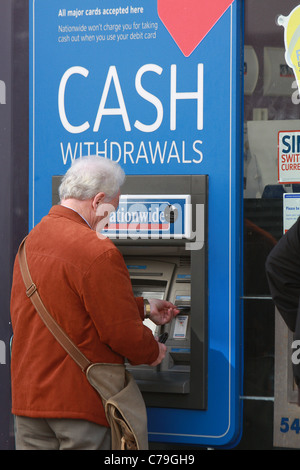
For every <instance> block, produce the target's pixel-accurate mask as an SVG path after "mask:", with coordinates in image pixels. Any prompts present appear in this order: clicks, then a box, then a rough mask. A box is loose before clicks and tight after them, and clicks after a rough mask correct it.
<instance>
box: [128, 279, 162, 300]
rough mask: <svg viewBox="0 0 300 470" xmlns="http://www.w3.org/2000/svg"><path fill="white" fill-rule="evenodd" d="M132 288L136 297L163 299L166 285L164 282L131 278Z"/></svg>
mask: <svg viewBox="0 0 300 470" xmlns="http://www.w3.org/2000/svg"><path fill="white" fill-rule="evenodd" d="M131 282H132V289H133V293H134V295H135V296H136V297H144V298H145V299H161V300H162V299H164V297H165V291H166V287H167V283H166V282H155V283H154V282H153V281H150V282H149V283H148V282H147V281H145V279H143V280H139V279H132V280H131Z"/></svg>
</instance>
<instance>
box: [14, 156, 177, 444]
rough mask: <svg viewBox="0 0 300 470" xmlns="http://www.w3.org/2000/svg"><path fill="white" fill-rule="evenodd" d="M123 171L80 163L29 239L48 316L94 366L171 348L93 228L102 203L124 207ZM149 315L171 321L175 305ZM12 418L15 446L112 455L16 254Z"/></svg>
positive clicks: (149, 357)
mask: <svg viewBox="0 0 300 470" xmlns="http://www.w3.org/2000/svg"><path fill="white" fill-rule="evenodd" d="M123 181H124V172H123V170H122V169H121V167H120V166H119V165H117V164H115V163H114V162H112V161H110V160H106V159H103V158H100V157H86V158H83V159H80V160H78V161H76V162H75V163H74V164H73V165H72V166H71V168H70V169H69V170H68V171H67V173H66V175H65V176H64V178H63V180H62V183H61V185H60V188H59V194H60V201H61V203H60V205H57V206H54V207H52V208H51V210H50V212H49V214H48V215H46V216H45V217H44V218H43V219H42V220H41V222H40V223H39V224H38V225H37V226H36V227H35V228H34V229H33V230H32V231H31V232H30V234H29V235H28V238H27V241H26V252H27V260H28V265H29V269H30V272H31V276H32V278H33V281H34V282H35V284H36V285H37V288H38V290H39V293H40V296H41V298H42V300H43V302H44V304H45V306H46V308H47V309H48V311H49V312H50V313H51V315H52V316H53V317H54V318H55V320H56V321H57V322H58V323H59V324H60V325H61V327H62V328H63V329H64V330H65V331H66V333H67V334H68V335H69V336H70V337H71V339H72V340H73V342H74V343H75V344H76V345H77V346H78V347H79V348H80V349H81V351H82V352H83V353H84V354H85V355H86V356H87V357H88V359H89V360H90V361H92V362H102V363H117V364H122V363H123V362H124V358H127V359H128V361H129V362H130V363H131V364H133V365H136V364H148V365H153V366H155V365H157V364H159V363H160V362H161V361H162V359H163V358H164V356H165V353H166V347H165V345H164V344H160V343H158V342H157V341H156V339H155V338H154V337H153V334H152V332H151V331H150V329H148V328H147V327H146V326H144V324H143V319H144V299H142V298H135V297H134V295H133V291H132V287H131V282H130V277H129V274H128V271H127V268H126V265H125V263H124V260H123V257H122V255H121V253H120V252H119V250H118V249H117V248H116V246H115V245H114V244H113V243H112V241H111V240H109V239H108V238H105V237H99V236H98V235H99V234H98V233H97V231H96V229H97V227H99V224H100V225H101V220H103V219H104V212H105V211H103V210H101V208H103V207H104V208H105V207H106V204H110V205H112V206H113V207H114V208H116V207H117V206H118V201H119V194H120V187H121V185H122V183H123ZM149 303H150V318H151V319H152V320H153V321H154V322H155V323H156V324H165V323H167V322H169V321H170V320H171V319H172V317H173V316H174V315H176V314H177V313H178V310H176V308H175V306H174V305H173V304H171V303H169V302H166V301H161V300H158V299H149ZM11 318H12V326H13V332H14V339H13V347H12V361H11V374H12V412H13V414H14V415H15V423H16V448H17V449H109V446H110V430H109V428H108V422H107V420H106V417H105V413H104V409H103V407H102V405H101V403H100V400H99V397H98V395H97V393H96V392H95V390H94V389H93V388H92V387H91V385H90V384H89V383H88V381H87V379H86V377H85V375H84V374H83V373H82V372H81V371H80V369H79V367H78V366H77V365H76V364H75V362H74V361H73V360H72V359H71V358H70V357H69V356H68V355H67V354H66V352H65V351H64V350H63V349H62V347H61V346H60V345H59V344H58V342H57V341H56V340H55V339H54V337H53V336H52V334H51V333H50V332H49V330H48V329H47V328H46V327H45V325H44V324H43V322H42V321H41V319H40V318H39V315H38V314H37V312H36V311H35V309H34V307H33V305H32V303H31V301H30V299H29V298H27V296H26V293H25V288H24V283H23V279H22V277H21V273H20V268H19V263H18V257H16V261H15V266H14V273H13V285H12V293H11Z"/></svg>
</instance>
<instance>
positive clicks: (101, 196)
mask: <svg viewBox="0 0 300 470" xmlns="http://www.w3.org/2000/svg"><path fill="white" fill-rule="evenodd" d="M104 198H105V193H103V192H101V193H97V194H96V196H95V197H94V198H93V199H92V206H93V209H94V210H95V211H96V210H97V207H98V205H99V204H101V203H102V202H103V200H104Z"/></svg>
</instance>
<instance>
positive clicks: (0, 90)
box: [0, 80, 6, 104]
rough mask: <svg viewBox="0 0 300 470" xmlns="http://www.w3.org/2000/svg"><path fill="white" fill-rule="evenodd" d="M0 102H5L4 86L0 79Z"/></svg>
mask: <svg viewBox="0 0 300 470" xmlns="http://www.w3.org/2000/svg"><path fill="white" fill-rule="evenodd" d="M0 104H6V86H5V83H4V81H3V80H0Z"/></svg>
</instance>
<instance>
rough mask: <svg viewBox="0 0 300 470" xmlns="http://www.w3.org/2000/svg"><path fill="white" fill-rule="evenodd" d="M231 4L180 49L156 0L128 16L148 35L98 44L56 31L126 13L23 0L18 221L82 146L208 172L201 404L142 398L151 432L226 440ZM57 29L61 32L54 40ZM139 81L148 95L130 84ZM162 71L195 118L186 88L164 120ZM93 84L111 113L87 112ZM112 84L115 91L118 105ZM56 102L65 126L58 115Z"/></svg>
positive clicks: (238, 380)
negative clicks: (25, 77) (25, 55)
mask: <svg viewBox="0 0 300 470" xmlns="http://www.w3.org/2000/svg"><path fill="white" fill-rule="evenodd" d="M119 3H120V2H117V1H116V0H103V2H102V4H103V5H102V7H105V6H106V7H108V6H109V7H110V8H113V7H115V8H117V7H119ZM242 3H243V2H242V1H241V0H235V1H233V3H232V4H231V5H230V6H229V8H228V9H227V10H226V11H225V12H224V14H223V15H222V16H221V17H220V18H219V19H218V21H217V22H216V23H215V24H214V26H213V27H212V28H211V30H210V31H209V32H208V34H207V35H206V36H205V38H204V39H203V40H202V41H201V43H200V44H199V45H198V46H197V47H196V48H195V50H194V51H193V52H192V53H191V54H190V55H189V56H188V57H186V56H184V54H183V53H182V52H181V50H180V48H179V47H178V45H177V44H176V43H175V41H174V40H173V38H172V36H171V35H170V33H169V32H168V30H167V29H166V28H165V26H164V24H163V23H162V21H161V20H160V18H159V16H158V11H157V1H156V0H147V1H145V0H140V2H139V6H142V5H143V7H144V9H143V14H141V16H139V18H138V21H139V22H140V23H141V24H142V22H145V23H146V22H148V24H150V23H153V24H154V25H157V30H156V37H155V38H154V37H152V40H151V41H150V40H148V42H146V40H128V41H123V42H120V41H119V43H117V41H108V40H106V41H105V42H104V41H102V43H101V45H99V44H97V43H95V42H92V41H89V42H87V41H82V40H80V42H79V41H75V40H74V41H73V42H71V40H70V43H67V42H66V40H67V39H66V37H67V36H68V35H69V36H70V38H71V37H72V36H73V37H75V33H74V28H75V27H77V33H76V36H77V37H78V38H81V33H80V31H79V29H80V28H79V29H78V27H80V26H81V27H83V26H86V27H88V26H93V25H95V24H96V20H97V23H98V24H102V28H104V25H105V24H108V23H111V24H114V25H117V24H118V25H121V28H122V25H123V24H124V25H125V24H133V18H132V17H129V16H126V15H123V16H121V15H119V16H118V17H114V18H112V17H110V18H108V17H105V18H104V17H103V16H102V17H101V18H100V17H97V19H95V17H94V18H91V17H90V18H88V17H85V18H84V19H83V18H79V17H77V18H75V17H73V18H72V17H66V18H64V17H63V16H62V15H61V14H60V12H61V1H60V0H30V2H29V4H30V18H29V20H30V38H29V43H30V148H29V161H30V167H29V172H30V180H29V227H30V228H32V227H34V226H35V225H36V224H37V223H38V222H39V220H41V218H42V217H43V216H44V215H45V214H46V213H47V212H48V211H49V209H50V207H51V205H52V181H53V177H54V176H56V175H62V174H64V173H65V171H66V170H67V169H68V168H69V166H70V164H71V163H72V160H73V159H75V158H80V156H83V155H87V154H98V155H100V156H105V157H106V158H112V159H114V160H116V161H119V163H120V164H121V165H122V166H123V167H124V169H125V172H126V174H127V175H129V176H135V177H138V176H140V177H141V178H143V175H147V176H149V175H152V176H155V175H157V176H160V177H162V176H164V175H166V176H172V175H173V176H176V175H177V176H184V175H190V176H192V175H206V176H207V178H208V181H209V185H208V194H207V226H208V231H207V234H208V235H207V237H208V238H207V285H208V291H207V319H208V320H207V321H208V323H207V406H206V409H202V410H199V409H198V410H195V409H185V408H180V407H178V408H175V407H174V408H169V407H165V408H164V407H153V406H151V407H149V408H148V424H149V438H150V440H151V441H156V442H170V443H182V444H193V445H199V446H209V447H230V446H234V445H235V444H236V443H237V442H238V439H239V436H240V432H241V421H242V400H241V398H240V397H241V394H242V393H241V392H242V374H243V367H242V362H243V358H242V349H243V348H242V305H241V304H242V302H241V293H242V281H241V279H242V256H241V246H242V207H241V206H242V204H241V201H242V145H241V140H242V135H243V132H242V113H241V109H242V78H243V77H242V70H243V67H242V66H243V43H242V39H243V11H242ZM64 4H65V5H64V8H65V9H66V11H68V9H72V10H75V9H76V8H78V9H82V10H84V9H86V8H90V9H95V8H96V7H99V5H97V2H96V0H86V1H84V2H83V0H66V1H65V2H64ZM136 6H138V5H136ZM134 19H135V21H137V17H135V18H134ZM199 21H200V19H199ZM61 26H63V27H65V29H62V28H61ZM72 28H73V30H72ZM153 28H154V26H153ZM67 31H69V32H67ZM71 31H73V34H71ZM153 32H154V29H153ZM63 36H64V37H65V42H64V43H62V42H61V41H59V39H58V38H59V37H60V38H61V37H63ZM139 80H141V82H140V86H141V87H142V88H143V90H146V91H148V92H149V93H150V94H151V96H152V98H151V97H150V100H149V95H148V100H147V99H145V96H146V95H145V94H143V92H141V88H139V87H138V85H137V83H138V81H139ZM172 80H173V85H174V81H175V84H176V90H177V91H178V92H180V91H183V92H187V91H195V90H196V89H197V87H198V86H199V83H200V81H201V83H202V85H203V102H202V107H203V108H202V111H201V112H202V117H203V125H202V128H201V129H199V128H198V127H199V126H198V127H197V117H196V116H197V106H198V107H199V106H200V105H201V104H200V102H199V100H198V102H197V103H196V101H195V100H194V102H193V100H187V99H186V100H179V99H178V101H176V126H175V128H171V124H170V122H171V118H170V108H171V85H170V84H171V81H172ZM105 84H107V86H108V88H109V93H108V94H107V96H106V101H105V103H104V108H107V109H108V108H110V109H113V108H118V109H119V111H120V112H119V114H118V115H117V114H115V115H109V114H104V113H103V115H102V116H101V120H100V121H99V119H98V122H96V120H97V116H98V113H99V109H100V104H101V97H103V96H104V89H105ZM64 85H65V86H64ZM118 86H119V88H120V89H121V92H122V97H123V98H124V106H125V108H124V107H123V108H122V109H121V103H120V96H121V95H120V94H118ZM138 89H139V90H140V93H138V92H137V90H138ZM62 97H63V106H62V101H59V100H60V99H62ZM153 97H156V98H157V99H158V101H159V102H160V103H161V111H162V113H163V114H162V116H161V117H162V119H161V122H160V123H159V125H157V126H155V127H154V130H153V131H151V129H150V127H149V128H148V130H147V132H145V129H146V127H144V130H140V129H139V126H137V125H136V124H137V123H138V122H139V123H142V124H144V126H150V125H151V124H153V123H156V124H158V121H157V119H158V108H159V106H160V105H159V102H158V101H155V100H154V98H153ZM154 102H155V103H156V105H157V106H155V105H154ZM102 104H103V103H102ZM122 106H123V103H122ZM125 110H126V112H125ZM63 111H65V113H66V118H67V121H68V123H69V124H70V125H71V127H68V126H67V125H66V122H64V121H63ZM102 111H103V108H102ZM198 111H199V109H198ZM126 116H127V117H128V121H129V126H128V122H127V123H126V122H125V121H126V119H125V117H126ZM98 117H99V116H98ZM72 126H73V128H72ZM74 130H75V132H74ZM77 131H78V132H77ZM166 192H168V191H167V189H166Z"/></svg>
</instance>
